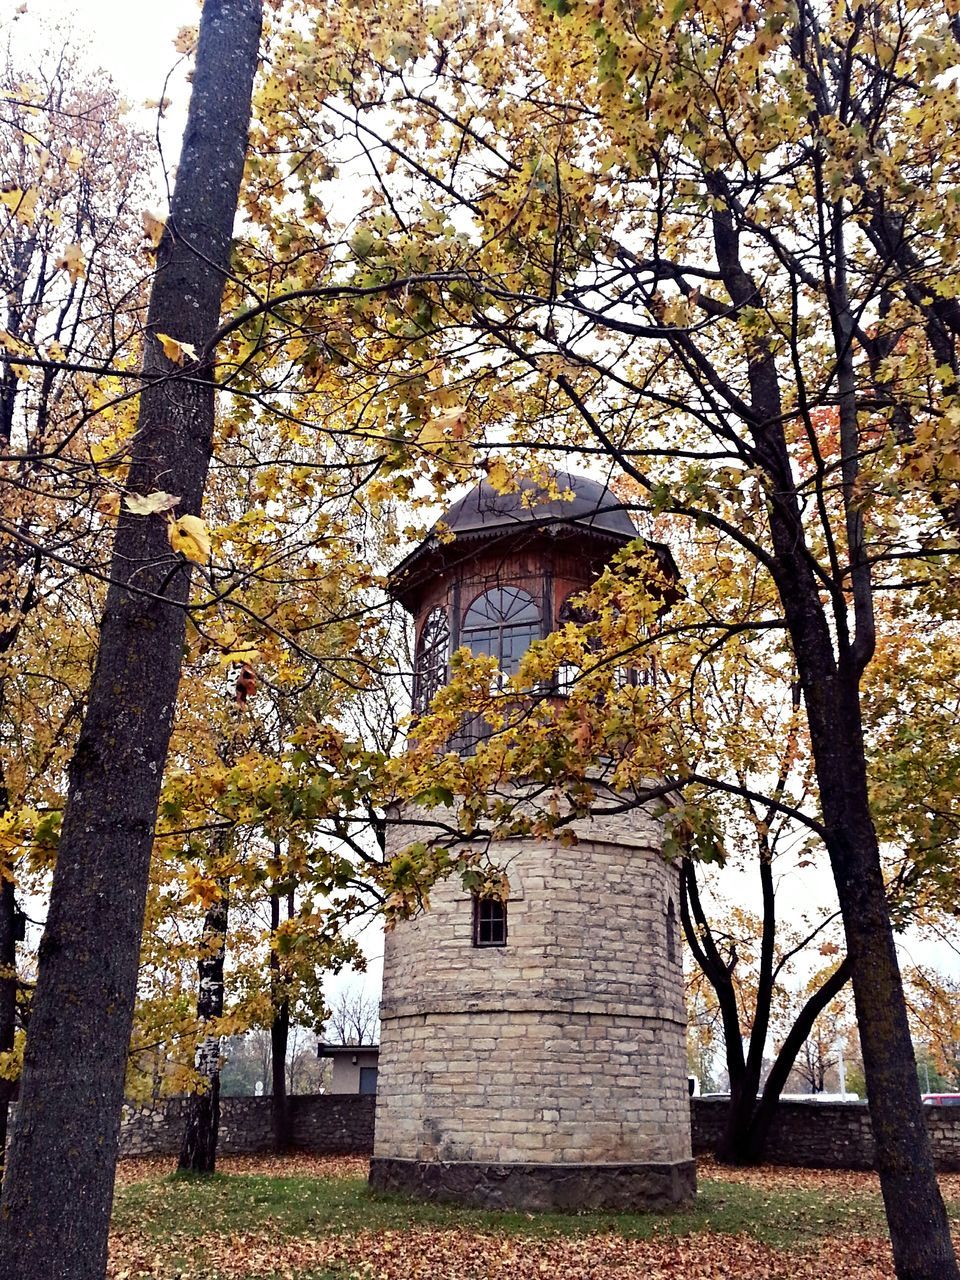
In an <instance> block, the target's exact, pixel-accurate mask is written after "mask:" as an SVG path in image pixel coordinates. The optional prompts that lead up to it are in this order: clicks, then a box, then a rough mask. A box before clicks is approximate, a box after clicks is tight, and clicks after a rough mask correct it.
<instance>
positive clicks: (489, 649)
mask: <svg viewBox="0 0 960 1280" xmlns="http://www.w3.org/2000/svg"><path fill="white" fill-rule="evenodd" d="M539 636H540V608H539V606H538V605H537V602H536V601H535V600H534V598H533V596H531V595H529V594H528V593H527V592H526V591H521V590H520V588H519V587H494V588H493V590H492V591H486V592H484V594H483V595H482V596H478V597H477V598H476V600H474V602H473V604H472V605H471V606H470V608H469V609H468V610H467V612H466V613H465V614H464V617H463V630H462V632H461V639H462V640H463V643H464V644H465V645H467V646H468V647H469V648H470V649H471V650H472V651H473V652H474V653H489V654H491V655H492V656H493V657H494V658H496V659H497V662H498V664H499V666H500V669H501V671H504V672H505V673H506V674H507V675H512V674H513V672H514V671H516V669H517V667H518V666H519V665H520V659H521V658H522V657H523V655H524V654H525V653H526V652H527V650H528V649H529V648H530V645H531V644H532V643H533V641H534V640H537V639H539Z"/></svg>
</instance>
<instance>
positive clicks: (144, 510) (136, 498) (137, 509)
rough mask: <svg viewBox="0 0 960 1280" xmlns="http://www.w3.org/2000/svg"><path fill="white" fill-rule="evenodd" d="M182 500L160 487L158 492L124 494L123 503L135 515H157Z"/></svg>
mask: <svg viewBox="0 0 960 1280" xmlns="http://www.w3.org/2000/svg"><path fill="white" fill-rule="evenodd" d="M179 501H180V499H179V497H178V496H177V495H176V494H173V493H164V492H163V490H162V489H158V490H157V492H156V493H143V494H141V493H128V494H125V495H124V499H123V505H124V506H125V507H126V508H127V510H128V511H129V512H131V513H132V514H133V515H135V516H155V515H158V514H159V513H160V512H161V511H169V510H170V509H171V508H172V507H175V506H176V505H177V503H178V502H179Z"/></svg>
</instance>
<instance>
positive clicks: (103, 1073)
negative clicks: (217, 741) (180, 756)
mask: <svg viewBox="0 0 960 1280" xmlns="http://www.w3.org/2000/svg"><path fill="white" fill-rule="evenodd" d="M260 25H261V5H260V0H206V3H205V4H204V7H203V12H202V16H201V22H200V37H199V45H198V49H197V62H196V69H195V73H194V78H193V91H192V94H191V100H190V111H189V116H188V119H187V127H186V132H185V135H184V142H183V150H182V153H181V157H180V165H179V169H178V174H177V185H176V190H175V192H174V196H173V201H172V205H171V210H170V218H169V221H168V224H167V227H166V230H165V232H164V235H163V239H162V240H161V243H160V247H159V250H158V255H157V271H156V275H155V278H154V284H153V290H152V293H151V298H150V307H149V312H148V317H147V337H146V344H145V351H144V373H145V386H144V390H143V392H142V394H141V397H140V413H139V420H138V426H137V432H136V435H135V436H134V440H133V460H132V463H131V467H130V473H129V478H128V483H129V486H130V488H131V489H132V490H133V491H135V492H139V493H150V492H152V491H153V490H156V489H164V490H167V491H168V492H171V493H175V494H179V495H180V497H181V503H180V508H179V510H180V511H181V512H188V513H197V512H199V510H200V504H201V499H202V496H203V489H204V484H205V481H206V475H207V468H208V466H209V461H210V454H211V447H212V435H213V422H214V385H213V380H212V376H211V370H210V366H209V364H208V363H207V361H208V360H209V358H210V354H211V353H208V352H206V351H205V344H207V343H208V342H209V340H210V339H211V337H212V335H213V334H214V333H215V332H216V329H217V324H218V321H219V315H220V305H221V299H222V295H223V285H224V280H225V273H226V271H227V269H228V267H229V261H230V245H231V238H232V234H233V222H234V218H235V215H236V205H237V195H238V192H239V185H240V178H241V174H242V171H243V162H244V156H245V152H246V143H247V129H248V125H249V118H250V99H251V89H252V84H253V75H254V71H255V68H256V62H257V52H258V47H259V40H260ZM158 332H159V333H166V334H170V335H172V336H173V337H175V338H177V339H180V340H184V341H187V342H190V343H193V344H195V345H196V348H197V350H198V351H199V352H201V361H200V363H199V365H198V366H197V367H186V368H184V369H180V368H178V367H177V366H176V365H173V364H171V363H170V362H169V361H168V360H166V358H165V357H164V356H163V353H162V349H161V347H160V344H159V342H158V341H157V337H156V335H157V333H158ZM110 573H111V586H110V589H109V591H108V593H107V600H106V606H105V609H104V614H103V618H102V621H101V626H100V646H99V652H98V656H97V664H96V669H95V671H94V675H93V681H92V683H91V687H90V693H89V701H88V704H87V711H86V714H85V716H84V720H83V725H82V728H81V731H80V737H79V741H78V744H77V747H76V750H75V752H74V756H73V760H72V761H71V765H70V771H69V789H68V797H67V804H66V809H65V812H64V818H63V828H62V835H61V839H60V847H59V852H58V857H57V863H56V869H55V872H54V877H53V884H52V890H51V898H50V909H49V913H48V917H47V924H46V928H45V930H44V935H43V939H42V942H41V945H40V963H39V972H38V981H37V989H36V994H35V997H34V1002H33V1009H32V1012H31V1018H30V1028H29V1035H28V1039H27V1046H26V1060H25V1067H24V1075H23V1081H22V1087H21V1099H20V1108H19V1113H18V1120H17V1125H16V1128H15V1132H14V1141H13V1144H12V1147H11V1153H10V1160H9V1164H8V1167H7V1176H6V1178H5V1180H4V1187H3V1199H2V1202H0V1280H21V1277H23V1276H30V1277H31V1280H62V1277H64V1276H69V1277H70V1280H100V1278H101V1277H102V1276H103V1274H104V1270H105V1267H106V1247H107V1230H108V1226H109V1220H110V1209H111V1205H112V1198H113V1178H114V1171H115V1168H116V1161H117V1143H118V1137H119V1128H120V1112H121V1108H122V1105H123V1081H124V1071H125V1067H126V1058H127V1052H128V1047H129V1042H130V1031H131V1025H132V1020H133V1003H134V995H135V990H136V979H137V963H138V958H139V950H140V935H141V931H142V927H143V912H144V902H145V898H146V889H147V881H148V876H149V868H150V850H151V845H152V842H153V831H154V824H155V822H156V814H157V802H158V797H159V789H160V782H161V778H162V775H163V768H164V763H165V761H166V755H167V749H168V745H169V740H170V730H171V725H172V720H173V712H174V706H175V703H176V698H177V686H178V684H179V679H180V660H181V653H182V648H183V639H184V630H185V605H186V603H187V598H188V592H189V588H190V566H189V565H188V564H186V563H184V564H181V565H180V566H179V567H175V566H173V565H172V563H171V554H170V548H169V545H168V543H167V535H166V530H165V528H164V524H163V521H162V520H161V519H159V518H157V517H136V516H132V515H130V514H127V513H123V514H121V516H120V520H119V522H118V525H117V532H116V539H115V543H114V555H113V562H112V566H111V571H110Z"/></svg>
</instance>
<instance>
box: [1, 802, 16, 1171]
mask: <svg viewBox="0 0 960 1280" xmlns="http://www.w3.org/2000/svg"><path fill="white" fill-rule="evenodd" d="M0 812H2V810H0ZM7 870H8V868H2V869H0V1053H9V1052H10V1050H11V1049H12V1048H13V1042H14V1038H15V1036H16V1030H17V935H16V923H17V904H16V898H15V895H14V885H13V880H12V879H10V878H9V877H8V876H7V874H6V872H7ZM15 1089H16V1082H15V1081H14V1080H11V1079H8V1078H7V1077H6V1076H2V1077H0V1178H2V1177H3V1168H4V1163H5V1159H6V1150H7V1118H8V1116H9V1109H10V1100H11V1098H12V1097H13V1094H14V1091H15Z"/></svg>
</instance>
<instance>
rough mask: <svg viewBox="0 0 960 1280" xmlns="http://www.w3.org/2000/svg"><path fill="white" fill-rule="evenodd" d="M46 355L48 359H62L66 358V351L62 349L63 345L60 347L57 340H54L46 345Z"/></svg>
mask: <svg viewBox="0 0 960 1280" xmlns="http://www.w3.org/2000/svg"><path fill="white" fill-rule="evenodd" d="M47 357H48V358H49V359H50V360H57V361H63V360H66V358H67V353H66V352H65V351H64V349H63V347H61V345H60V343H59V342H56V341H54V342H51V343H50V345H49V346H48V347H47Z"/></svg>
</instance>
